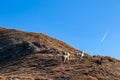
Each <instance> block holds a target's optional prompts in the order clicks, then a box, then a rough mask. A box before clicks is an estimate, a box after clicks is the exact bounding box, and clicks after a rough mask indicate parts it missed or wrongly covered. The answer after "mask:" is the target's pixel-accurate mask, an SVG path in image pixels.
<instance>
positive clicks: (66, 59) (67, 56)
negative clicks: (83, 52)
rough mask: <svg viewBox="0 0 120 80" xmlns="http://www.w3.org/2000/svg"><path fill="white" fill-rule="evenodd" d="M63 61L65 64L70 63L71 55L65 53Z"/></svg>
mask: <svg viewBox="0 0 120 80" xmlns="http://www.w3.org/2000/svg"><path fill="white" fill-rule="evenodd" d="M63 59H64V62H66V61H69V59H70V53H67V52H65V54H63Z"/></svg>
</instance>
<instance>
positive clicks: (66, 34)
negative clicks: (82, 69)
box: [0, 0, 120, 59]
mask: <svg viewBox="0 0 120 80" xmlns="http://www.w3.org/2000/svg"><path fill="white" fill-rule="evenodd" d="M0 7H1V8H0V26H2V27H4V28H15V29H19V30H23V31H27V32H37V33H44V34H47V35H49V36H51V37H54V38H57V39H59V40H61V41H64V42H66V43H68V44H69V45H71V46H73V47H74V48H76V49H79V50H84V51H85V52H87V53H89V54H90V55H103V56H106V55H107V56H112V57H114V58H117V59H120V36H119V34H120V0H0Z"/></svg>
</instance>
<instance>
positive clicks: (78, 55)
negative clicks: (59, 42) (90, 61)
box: [75, 51, 84, 58]
mask: <svg viewBox="0 0 120 80" xmlns="http://www.w3.org/2000/svg"><path fill="white" fill-rule="evenodd" d="M75 56H76V57H81V58H82V57H83V56H84V51H82V52H81V53H80V52H78V53H75Z"/></svg>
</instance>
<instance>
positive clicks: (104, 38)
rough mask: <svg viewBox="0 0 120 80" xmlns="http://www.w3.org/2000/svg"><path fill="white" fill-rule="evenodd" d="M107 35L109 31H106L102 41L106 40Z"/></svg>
mask: <svg viewBox="0 0 120 80" xmlns="http://www.w3.org/2000/svg"><path fill="white" fill-rule="evenodd" d="M106 36H107V32H106V33H105V34H104V36H103V37H102V39H101V42H103V41H104V40H105V38H106Z"/></svg>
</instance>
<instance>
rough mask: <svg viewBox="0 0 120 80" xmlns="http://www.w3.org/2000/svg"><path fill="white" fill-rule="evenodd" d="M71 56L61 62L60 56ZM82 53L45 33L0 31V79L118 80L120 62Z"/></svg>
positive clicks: (2, 29) (110, 58) (0, 29)
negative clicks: (65, 54) (76, 54)
mask: <svg viewBox="0 0 120 80" xmlns="http://www.w3.org/2000/svg"><path fill="white" fill-rule="evenodd" d="M64 52H69V53H70V54H71V56H70V60H69V61H68V62H65V63H64V62H63V60H62V58H61V56H62V53H64ZM76 52H81V51H79V50H76V49H74V48H72V47H71V46H69V45H68V44H66V43H64V42H62V41H59V40H57V39H55V38H51V37H49V36H47V35H44V34H41V33H40V34H38V33H28V32H23V31H19V30H15V29H5V28H0V80H120V61H119V60H116V59H114V58H112V57H109V56H90V55H88V54H87V53H86V54H85V56H84V57H83V58H80V57H78V58H77V57H75V56H74V53H76Z"/></svg>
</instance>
